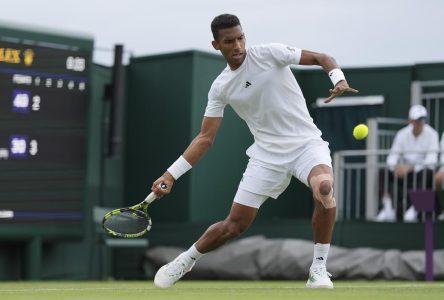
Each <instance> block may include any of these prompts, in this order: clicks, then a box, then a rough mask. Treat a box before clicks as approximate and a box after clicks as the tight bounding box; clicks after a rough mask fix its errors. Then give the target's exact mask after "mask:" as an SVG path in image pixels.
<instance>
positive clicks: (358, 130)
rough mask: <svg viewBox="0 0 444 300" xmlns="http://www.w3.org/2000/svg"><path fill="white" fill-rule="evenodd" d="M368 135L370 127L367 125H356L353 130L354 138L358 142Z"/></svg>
mask: <svg viewBox="0 0 444 300" xmlns="http://www.w3.org/2000/svg"><path fill="white" fill-rule="evenodd" d="M367 135H368V127H367V125H365V124H359V125H356V126H355V128H354V129H353V136H354V137H355V139H357V140H362V139H365V138H366V137H367Z"/></svg>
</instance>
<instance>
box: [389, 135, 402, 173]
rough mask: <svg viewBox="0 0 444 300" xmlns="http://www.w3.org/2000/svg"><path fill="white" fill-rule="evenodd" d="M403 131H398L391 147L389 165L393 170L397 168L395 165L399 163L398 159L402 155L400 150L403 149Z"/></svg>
mask: <svg viewBox="0 0 444 300" xmlns="http://www.w3.org/2000/svg"><path fill="white" fill-rule="evenodd" d="M400 135H401V132H398V133H396V135H395V139H394V140H393V143H392V147H391V148H390V153H389V155H388V156H387V165H388V167H389V169H390V170H391V171H393V170H394V169H395V166H396V165H397V164H398V160H399V157H400V152H401V151H402V146H401V140H402V138H401V136H400Z"/></svg>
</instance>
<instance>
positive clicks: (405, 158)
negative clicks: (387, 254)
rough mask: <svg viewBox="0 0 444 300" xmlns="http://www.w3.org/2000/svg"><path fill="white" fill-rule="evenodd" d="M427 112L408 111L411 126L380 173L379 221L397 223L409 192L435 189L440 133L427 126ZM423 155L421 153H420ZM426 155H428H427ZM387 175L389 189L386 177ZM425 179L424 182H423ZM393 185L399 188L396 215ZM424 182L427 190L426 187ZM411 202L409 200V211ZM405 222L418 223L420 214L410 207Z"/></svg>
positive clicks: (404, 130) (397, 138)
mask: <svg viewBox="0 0 444 300" xmlns="http://www.w3.org/2000/svg"><path fill="white" fill-rule="evenodd" d="M426 118H427V110H426V108H425V107H424V106H422V105H413V106H412V107H411V108H410V110H409V125H407V126H406V127H404V128H402V129H400V130H399V131H398V132H397V133H396V136H395V139H394V140H393V144H392V147H391V149H390V153H389V155H388V157H387V166H388V167H389V171H388V172H384V170H381V171H382V172H381V174H380V176H379V178H380V184H379V188H380V191H384V192H383V193H382V192H381V193H380V194H381V195H382V205H383V208H382V210H381V211H380V212H379V214H378V215H377V217H376V221H392V222H393V221H395V220H396V216H398V217H400V216H401V215H402V208H403V205H402V199H403V196H404V197H407V194H405V192H404V185H405V184H406V185H407V191H408V190H411V189H412V188H418V189H424V188H432V187H433V172H434V169H435V167H436V164H437V163H438V151H439V137H438V132H437V131H436V130H435V129H433V128H432V127H431V126H429V125H428V124H426ZM421 151H422V152H421ZM425 151H427V152H425ZM386 174H388V187H385V186H384V184H385V183H386V180H385V179H386V178H384V177H385V175H386ZM424 176H425V178H424ZM394 182H395V183H396V184H397V195H395V196H396V198H397V199H395V201H397V204H398V205H397V207H398V210H397V211H396V212H395V210H394V209H393V204H392V199H391V198H392V194H391V192H392V191H393V190H394ZM424 182H425V186H424ZM409 206H410V200H409V199H408V197H407V207H409ZM403 219H404V221H405V222H415V221H416V220H417V212H416V210H415V208H414V207H413V206H410V207H409V208H408V209H407V210H406V211H405V213H404V215H403Z"/></svg>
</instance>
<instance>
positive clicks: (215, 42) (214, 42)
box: [211, 40, 220, 50]
mask: <svg viewBox="0 0 444 300" xmlns="http://www.w3.org/2000/svg"><path fill="white" fill-rule="evenodd" d="M211 45H213V48H214V49H215V50H220V47H219V42H218V41H216V40H214V41H212V42H211Z"/></svg>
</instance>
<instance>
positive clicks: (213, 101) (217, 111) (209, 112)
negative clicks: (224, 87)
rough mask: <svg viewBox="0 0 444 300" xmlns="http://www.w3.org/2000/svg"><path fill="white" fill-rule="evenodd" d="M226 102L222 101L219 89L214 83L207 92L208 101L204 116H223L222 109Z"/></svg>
mask: <svg viewBox="0 0 444 300" xmlns="http://www.w3.org/2000/svg"><path fill="white" fill-rule="evenodd" d="M226 105H227V103H225V101H223V96H222V95H221V93H220V92H219V89H218V88H216V87H215V85H214V83H213V85H212V86H211V88H210V91H209V92H208V103H207V107H206V109H205V114H204V116H205V117H214V118H216V117H223V116H224V109H225V106H226Z"/></svg>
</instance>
